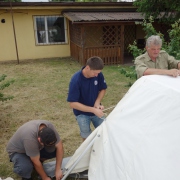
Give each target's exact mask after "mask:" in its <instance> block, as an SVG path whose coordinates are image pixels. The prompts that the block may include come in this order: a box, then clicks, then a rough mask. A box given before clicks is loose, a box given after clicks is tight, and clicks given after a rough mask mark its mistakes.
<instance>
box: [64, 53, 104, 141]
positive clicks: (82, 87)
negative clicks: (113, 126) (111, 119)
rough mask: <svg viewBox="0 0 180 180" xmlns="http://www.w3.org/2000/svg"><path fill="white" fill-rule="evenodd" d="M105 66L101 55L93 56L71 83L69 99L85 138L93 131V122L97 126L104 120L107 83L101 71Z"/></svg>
mask: <svg viewBox="0 0 180 180" xmlns="http://www.w3.org/2000/svg"><path fill="white" fill-rule="evenodd" d="M103 67H104V63H103V61H102V59H101V58H100V57H96V56H94V57H91V58H89V59H88V60H87V63H86V66H85V67H83V68H82V69H81V70H80V71H78V72H76V73H75V74H74V75H73V77H72V78H71V81H70V84H69V93H68V98H67V101H68V102H69V103H70V107H71V108H73V112H74V114H75V116H76V120H77V122H78V124H79V127H80V131H81V137H82V138H83V140H85V139H86V138H87V137H88V136H89V134H90V133H91V128H90V123H91V122H92V123H93V125H94V127H95V128H96V127H98V126H99V125H100V124H101V123H102V122H103V120H104V119H103V118H102V117H103V115H104V113H103V109H104V107H103V106H102V105H101V100H102V98H103V97H104V95H105V92H106V88H107V85H106V82H105V79H104V76H103V74H102V72H101V71H102V69H103Z"/></svg>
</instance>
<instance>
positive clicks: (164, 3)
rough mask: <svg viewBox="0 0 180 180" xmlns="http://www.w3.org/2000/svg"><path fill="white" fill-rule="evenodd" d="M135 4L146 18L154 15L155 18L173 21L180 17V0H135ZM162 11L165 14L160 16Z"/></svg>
mask: <svg viewBox="0 0 180 180" xmlns="http://www.w3.org/2000/svg"><path fill="white" fill-rule="evenodd" d="M133 5H134V6H136V7H137V8H138V9H137V11H138V12H142V13H143V14H144V15H145V18H146V19H148V17H150V16H152V17H153V18H154V19H157V18H158V19H160V20H161V21H163V22H170V23H172V22H175V21H176V20H178V19H179V18H180V0H135V1H134V2H133ZM160 13H164V14H162V16H161V17H160V16H159V15H160Z"/></svg>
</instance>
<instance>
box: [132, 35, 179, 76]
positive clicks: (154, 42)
mask: <svg viewBox="0 0 180 180" xmlns="http://www.w3.org/2000/svg"><path fill="white" fill-rule="evenodd" d="M161 46H162V39H161V38H160V37H159V36H155V35H152V36H150V37H149V38H148V39H147V41H146V51H147V52H146V53H145V54H143V55H140V56H138V57H137V58H136V59H135V66H136V72H137V78H140V77H141V76H145V75H152V74H159V75H169V76H173V77H177V76H179V75H180V70H179V69H180V63H179V62H180V61H178V60H176V59H175V58H174V57H172V56H170V55H169V54H168V53H167V52H166V51H163V50H161Z"/></svg>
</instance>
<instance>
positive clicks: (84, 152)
mask: <svg viewBox="0 0 180 180" xmlns="http://www.w3.org/2000/svg"><path fill="white" fill-rule="evenodd" d="M97 137H98V135H96V136H95V137H94V139H93V140H92V141H91V142H90V143H89V144H88V146H87V147H86V149H85V150H84V151H83V153H82V154H81V155H80V156H79V157H78V159H77V160H76V161H75V162H74V164H73V165H72V166H71V168H70V169H69V170H68V171H67V172H66V174H65V175H64V177H63V178H62V179H61V180H65V179H66V178H67V177H68V175H69V174H70V173H71V171H72V170H73V169H74V168H75V166H76V165H77V164H78V162H79V161H80V160H81V158H82V157H83V156H84V155H85V154H86V152H87V151H88V150H89V148H90V147H91V146H92V145H93V144H94V141H95V139H96V138H97Z"/></svg>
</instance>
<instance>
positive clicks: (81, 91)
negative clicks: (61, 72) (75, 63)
mask: <svg viewBox="0 0 180 180" xmlns="http://www.w3.org/2000/svg"><path fill="white" fill-rule="evenodd" d="M106 88H107V85H106V82H105V79H104V76H103V74H102V73H101V72H100V73H99V74H98V76H97V77H92V78H86V77H85V76H84V75H83V74H82V70H80V71H78V72H76V73H75V74H74V75H73V77H72V78H71V81H70V84H69V93H68V98H67V101H68V102H79V103H82V104H84V105H87V106H91V107H93V106H94V103H95V101H96V99H97V97H98V94H99V92H100V91H101V90H103V89H106ZM73 112H74V114H75V115H76V116H78V115H80V114H84V115H88V116H94V114H93V113H89V112H83V111H79V110H76V109H73Z"/></svg>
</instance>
